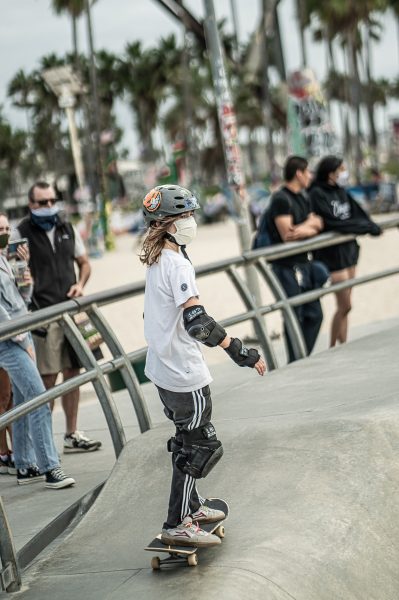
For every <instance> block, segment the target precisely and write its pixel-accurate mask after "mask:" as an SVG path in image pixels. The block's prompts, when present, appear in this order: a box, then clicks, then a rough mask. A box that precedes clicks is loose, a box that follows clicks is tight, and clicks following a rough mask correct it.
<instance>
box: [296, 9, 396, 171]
mask: <svg viewBox="0 0 399 600" xmlns="http://www.w3.org/2000/svg"><path fill="white" fill-rule="evenodd" d="M306 2H307V10H308V14H309V15H312V14H314V15H316V16H317V18H318V20H319V22H320V23H321V25H322V27H323V29H325V30H326V31H328V33H329V37H330V39H331V40H332V39H334V38H336V37H338V38H339V39H340V40H341V41H342V44H343V46H344V48H345V50H346V55H347V63H348V74H349V78H350V104H351V108H352V112H353V114H354V117H355V122H356V131H355V135H354V141H355V161H354V169H355V175H356V179H357V180H359V179H360V162H361V159H362V150H361V135H362V132H361V127H360V96H361V87H362V83H361V79H360V73H359V53H360V50H361V46H362V38H361V32H360V25H361V24H366V25H371V26H372V25H373V19H372V18H371V15H372V13H373V12H374V11H382V10H384V9H385V8H386V6H387V0H362V1H361V2H358V1H357V0H334V1H333V2H319V0H306Z"/></svg>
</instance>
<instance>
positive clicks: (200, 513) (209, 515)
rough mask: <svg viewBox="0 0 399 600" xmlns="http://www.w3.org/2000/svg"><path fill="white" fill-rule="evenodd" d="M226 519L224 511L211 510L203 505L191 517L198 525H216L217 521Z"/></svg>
mask: <svg viewBox="0 0 399 600" xmlns="http://www.w3.org/2000/svg"><path fill="white" fill-rule="evenodd" d="M225 517H226V515H225V514H224V512H223V511H222V510H216V509H215V508H209V506H205V504H203V505H202V506H200V507H199V509H198V510H196V511H195V513H193V514H192V515H191V518H192V520H193V521H194V522H196V523H214V522H215V521H223V519H224V518H225Z"/></svg>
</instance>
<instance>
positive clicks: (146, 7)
mask: <svg viewBox="0 0 399 600" xmlns="http://www.w3.org/2000/svg"><path fill="white" fill-rule="evenodd" d="M359 1H362V0H359ZM1 3H2V4H3V7H2V8H3V11H2V18H1V20H0V61H1V62H0V104H3V105H4V111H5V115H6V116H7V117H8V118H9V119H10V120H11V121H12V123H14V124H15V125H19V126H21V127H25V125H26V121H25V116H24V115H23V111H18V110H17V109H15V108H13V107H12V106H11V104H10V102H9V101H8V100H7V98H6V88H7V84H8V83H9V81H10V80H11V79H12V77H13V76H14V74H15V73H16V72H17V70H18V69H24V70H26V71H27V72H29V71H31V70H33V69H34V68H35V67H37V65H38V61H39V59H40V57H41V56H43V55H45V54H49V53H51V52H55V53H57V54H63V53H64V52H66V51H70V50H71V46H72V41H71V24H70V20H69V19H68V18H67V17H66V16H64V17H58V16H55V15H54V13H53V12H52V10H51V1H50V0H13V1H12V2H10V1H9V0H1ZM186 5H187V7H189V8H190V9H191V10H192V11H193V12H194V13H195V14H196V15H197V16H198V17H200V18H201V17H202V16H203V2H202V0H186ZM236 5H237V12H238V17H239V34H240V40H241V41H245V40H246V39H247V38H248V36H249V35H250V33H251V32H252V31H253V30H254V28H255V26H256V24H257V22H258V19H259V5H260V0H236ZM215 8H216V13H217V17H218V18H222V17H225V18H226V19H227V21H228V24H229V28H230V29H232V19H231V11H230V0H215ZM279 10H280V13H279V14H280V22H281V28H282V35H283V45H284V54H285V58H286V62H287V68H288V71H291V70H294V69H296V68H298V67H299V66H300V52H299V40H298V35H297V28H296V23H295V11H294V6H293V0H281V5H280V9H279ZM92 17H93V24H94V30H95V45H96V48H97V49H100V48H105V49H106V50H109V51H112V52H116V53H118V52H122V51H123V49H124V47H125V45H126V43H127V42H131V41H133V40H137V39H139V40H141V41H142V43H143V44H144V45H146V46H151V45H152V44H155V43H156V41H157V40H158V39H159V38H160V37H163V36H166V35H168V34H170V33H172V32H173V33H176V34H177V35H178V36H182V30H181V27H180V26H179V24H178V23H177V22H176V21H175V20H174V19H173V17H171V16H169V14H168V13H167V12H166V11H164V10H163V9H162V8H161V6H160V5H159V4H158V2H156V1H155V0H98V1H97V3H96V4H95V5H94V7H93V15H92ZM382 24H383V31H382V41H381V42H380V44H378V46H377V45H375V46H374V48H373V71H374V74H375V76H378V77H386V78H389V79H394V78H397V77H398V76H399V64H398V55H399V52H398V42H397V38H396V24H395V20H394V19H393V18H392V17H390V18H389V17H385V18H383V19H382ZM79 34H80V40H81V44H82V48H81V49H82V50H83V51H86V50H87V48H86V43H85V40H86V30H85V22H84V19H81V23H80V25H79ZM307 38H308V44H309V63H310V65H309V66H311V67H312V68H313V69H314V71H315V72H316V75H317V76H318V77H319V78H320V79H322V78H323V77H324V75H325V51H324V48H323V46H322V45H318V44H314V43H312V41H311V36H310V34H309V35H308V36H307ZM337 55H338V63H340V62H341V58H340V56H339V52H338V51H337ZM393 115H396V116H399V105H398V103H392V104H391V105H390V106H389V107H388V109H387V110H385V111H380V112H379V119H378V122H379V127H380V128H381V127H383V126H384V121H386V120H387V119H388V118H389V117H390V116H393ZM118 122H119V125H120V126H121V127H122V128H123V129H124V130H125V132H126V134H125V137H124V145H125V146H127V147H129V151H130V153H131V156H132V157H134V156H137V151H136V149H135V146H136V143H135V141H136V138H135V136H134V134H133V133H132V127H133V122H132V117H131V115H130V112H129V111H128V110H127V109H126V108H124V107H123V106H121V103H119V105H118Z"/></svg>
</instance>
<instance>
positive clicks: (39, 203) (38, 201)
mask: <svg viewBox="0 0 399 600" xmlns="http://www.w3.org/2000/svg"><path fill="white" fill-rule="evenodd" d="M32 202H35V204H38V205H39V206H47V204H48V203H49V202H50V204H55V203H56V202H58V198H47V200H32Z"/></svg>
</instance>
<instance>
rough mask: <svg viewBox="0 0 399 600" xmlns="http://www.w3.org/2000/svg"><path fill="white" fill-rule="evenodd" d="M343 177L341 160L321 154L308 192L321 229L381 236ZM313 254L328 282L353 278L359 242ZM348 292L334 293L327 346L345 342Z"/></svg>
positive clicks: (348, 307)
mask: <svg viewBox="0 0 399 600" xmlns="http://www.w3.org/2000/svg"><path fill="white" fill-rule="evenodd" d="M347 179H348V172H347V170H346V168H345V165H344V162H343V159H342V158H340V157H338V156H325V157H324V158H322V160H321V161H320V162H319V164H318V165H317V168H316V175H315V179H314V181H313V183H312V185H311V188H310V192H309V193H310V200H311V205H312V211H313V212H314V213H316V214H317V215H319V216H320V217H321V218H322V219H323V221H324V231H337V232H338V233H354V234H357V235H361V234H366V233H369V234H370V235H374V236H377V235H381V233H382V231H381V228H380V227H379V226H378V225H377V224H376V223H374V221H372V220H371V219H370V218H369V217H368V215H367V214H366V213H365V212H364V210H363V209H362V208H361V207H360V206H359V204H358V203H357V202H356V201H355V200H354V199H353V198H352V197H351V196H350V194H348V192H347V191H346V190H345V188H344V186H345V185H346V183H347ZM314 257H315V258H316V259H317V260H321V261H322V262H324V263H325V264H326V265H327V267H328V268H329V269H330V271H331V282H332V283H338V282H339V281H346V280H348V279H352V278H354V277H355V271H356V265H357V262H358V259H359V244H358V243H357V241H356V240H352V241H350V242H344V243H342V244H336V245H335V246H330V247H328V248H321V249H320V250H317V251H316V252H315V253H314ZM351 294H352V288H347V289H345V290H341V291H340V292H336V293H335V296H336V299H337V310H336V312H335V314H334V317H333V320H332V324H331V338H330V346H335V344H336V343H337V342H339V343H341V344H343V343H344V342H346V339H347V334H348V313H349V311H350V310H351V308H352V306H351Z"/></svg>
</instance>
